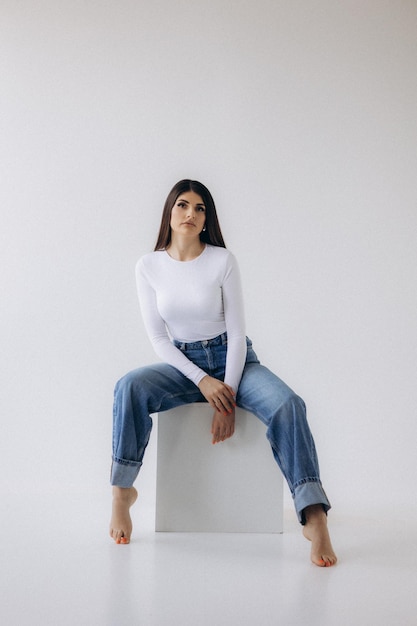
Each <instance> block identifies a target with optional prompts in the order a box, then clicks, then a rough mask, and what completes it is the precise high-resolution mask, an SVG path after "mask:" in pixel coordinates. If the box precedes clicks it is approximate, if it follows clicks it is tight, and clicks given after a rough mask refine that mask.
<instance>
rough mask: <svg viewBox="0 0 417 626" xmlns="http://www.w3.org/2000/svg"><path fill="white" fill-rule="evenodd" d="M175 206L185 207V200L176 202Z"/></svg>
mask: <svg viewBox="0 0 417 626" xmlns="http://www.w3.org/2000/svg"><path fill="white" fill-rule="evenodd" d="M177 206H179V207H180V208H181V209H183V208H184V207H185V202H177Z"/></svg>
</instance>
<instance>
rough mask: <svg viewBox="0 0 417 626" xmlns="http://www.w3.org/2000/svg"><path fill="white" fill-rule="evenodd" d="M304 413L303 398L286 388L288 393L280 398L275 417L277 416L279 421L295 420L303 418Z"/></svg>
mask: <svg viewBox="0 0 417 626" xmlns="http://www.w3.org/2000/svg"><path fill="white" fill-rule="evenodd" d="M305 414H306V406H305V403H304V400H303V399H302V398H300V396H298V395H297V394H296V393H294V392H293V391H291V390H288V393H287V394H286V396H285V398H283V399H282V402H281V404H280V406H279V407H278V410H277V417H279V419H280V421H282V420H283V419H285V420H287V421H290V422H295V421H298V420H299V419H304V417H305Z"/></svg>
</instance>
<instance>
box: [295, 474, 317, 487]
mask: <svg viewBox="0 0 417 626" xmlns="http://www.w3.org/2000/svg"><path fill="white" fill-rule="evenodd" d="M306 483H319V484H320V485H321V480H320V478H318V476H307V478H302V479H301V480H299V481H297V482H296V483H295V484H294V490H295V489H297V487H301V486H302V485H305V484H306Z"/></svg>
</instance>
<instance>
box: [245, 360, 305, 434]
mask: <svg viewBox="0 0 417 626" xmlns="http://www.w3.org/2000/svg"><path fill="white" fill-rule="evenodd" d="M295 395H296V394H295V393H294V391H293V390H292V389H291V388H290V387H289V386H288V385H287V384H286V383H284V381H283V380H281V379H280V378H278V376H276V374H274V373H273V372H271V370H269V369H268V368H267V367H265V366H264V365H261V364H260V363H259V362H258V363H247V364H246V366H245V368H244V370H243V374H242V379H241V381H240V385H239V389H238V393H237V400H236V403H237V405H238V406H240V407H241V408H243V409H246V410H247V411H250V412H251V413H254V414H255V415H256V416H257V417H259V419H260V420H262V421H263V422H264V423H265V424H266V425H269V423H270V420H271V417H272V416H273V414H274V413H275V412H276V411H277V409H278V408H279V407H280V406H282V405H283V404H284V403H285V402H288V400H290V399H291V398H294V397H295Z"/></svg>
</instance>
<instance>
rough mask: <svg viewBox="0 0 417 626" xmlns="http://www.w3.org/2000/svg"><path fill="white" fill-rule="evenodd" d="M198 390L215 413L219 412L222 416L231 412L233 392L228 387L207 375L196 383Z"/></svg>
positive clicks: (233, 405) (234, 402)
mask: <svg viewBox="0 0 417 626" xmlns="http://www.w3.org/2000/svg"><path fill="white" fill-rule="evenodd" d="M198 388H199V389H200V391H201V393H202V394H203V396H204V397H205V399H206V400H207V402H208V403H209V405H210V406H211V407H213V409H214V410H215V411H220V412H221V413H224V415H227V414H228V413H232V412H233V409H234V408H235V406H236V401H235V392H234V390H233V389H232V387H230V385H226V383H223V382H222V381H221V380H218V379H217V378H213V377H212V376H209V375H208V374H207V375H206V376H204V377H203V378H202V379H201V380H200V382H199V383H198Z"/></svg>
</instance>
